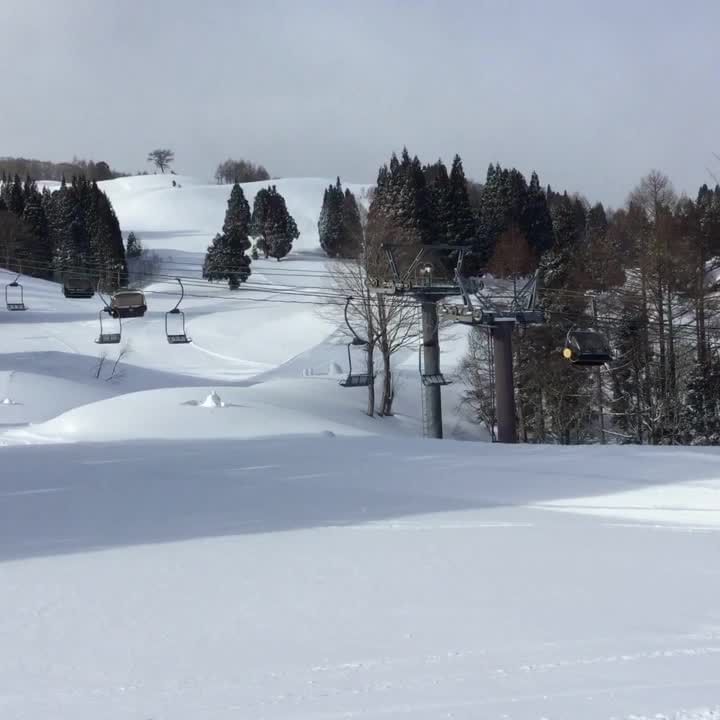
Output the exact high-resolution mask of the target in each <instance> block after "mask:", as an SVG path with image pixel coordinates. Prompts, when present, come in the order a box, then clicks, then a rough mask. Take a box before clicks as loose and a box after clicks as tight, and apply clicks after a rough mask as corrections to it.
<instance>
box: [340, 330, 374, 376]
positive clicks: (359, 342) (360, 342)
mask: <svg viewBox="0 0 720 720" xmlns="http://www.w3.org/2000/svg"><path fill="white" fill-rule="evenodd" d="M353 346H354V347H364V348H365V350H367V343H366V342H365V341H364V340H362V339H361V338H358V337H354V338H353V339H352V340H351V341H350V342H349V343H348V344H347V354H348V374H347V377H346V378H344V379H343V380H341V381H340V386H341V387H345V388H355V387H368V386H369V385H370V384H371V383H372V382H373V381H374V380H375V376H374V375H373V374H371V373H369V372H364V373H354V372H353V368H352V352H351V351H350V348H351V347H353Z"/></svg>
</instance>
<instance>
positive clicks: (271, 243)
mask: <svg viewBox="0 0 720 720" xmlns="http://www.w3.org/2000/svg"><path fill="white" fill-rule="evenodd" d="M250 232H251V234H252V236H253V237H256V238H258V240H257V247H258V249H259V250H261V251H262V252H264V253H265V257H266V258H267V257H273V258H275V259H276V260H280V259H281V258H284V257H285V256H286V255H287V254H288V253H289V252H290V250H292V244H293V240H296V239H297V238H299V237H300V232H299V231H298V228H297V225H296V224H295V220H294V219H293V217H292V215H290V213H289V212H288V209H287V205H286V204H285V198H284V197H283V196H282V195H281V194H280V193H279V192H278V190H277V187H276V186H275V185H271V186H270V187H268V188H265V189H263V190H260V191H259V192H258V194H257V195H256V196H255V202H254V205H253V213H252V223H251V230H250Z"/></svg>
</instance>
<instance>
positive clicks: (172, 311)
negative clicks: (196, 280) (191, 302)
mask: <svg viewBox="0 0 720 720" xmlns="http://www.w3.org/2000/svg"><path fill="white" fill-rule="evenodd" d="M175 280H177V282H178V284H179V285H180V298H179V299H178V301H177V302H176V303H175V307H174V308H173V309H172V310H170V312H171V313H177V312H180V310H179V308H180V303H181V302H182V301H183V298H184V297H185V286H184V285H183V284H182V280H181V279H180V278H179V277H176V278H175Z"/></svg>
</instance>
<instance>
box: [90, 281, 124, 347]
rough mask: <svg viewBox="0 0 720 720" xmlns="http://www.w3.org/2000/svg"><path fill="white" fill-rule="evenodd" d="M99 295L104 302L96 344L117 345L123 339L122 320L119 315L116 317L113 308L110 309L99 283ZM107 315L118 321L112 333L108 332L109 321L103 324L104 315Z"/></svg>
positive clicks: (99, 313) (99, 318) (99, 316)
mask: <svg viewBox="0 0 720 720" xmlns="http://www.w3.org/2000/svg"><path fill="white" fill-rule="evenodd" d="M97 294H98V296H99V297H100V299H101V300H102V303H103V307H102V308H101V310H100V311H99V312H98V320H99V322H100V334H99V335H98V336H97V339H96V340H95V342H96V343H97V344H98V345H117V344H118V343H119V342H120V340H121V339H122V320H121V319H120V317H119V316H118V315H115V313H113V310H112V307H110V304H109V303H108V301H107V300H106V299H105V298H104V297H103V294H102V293H101V292H100V285H99V283H98V287H97ZM105 313H107V315H108V317H111V318H114V319H115V321H116V324H115V325H114V329H113V330H112V331H110V330H108V323H109V321H108V320H106V321H105V323H103V315H104V314H105Z"/></svg>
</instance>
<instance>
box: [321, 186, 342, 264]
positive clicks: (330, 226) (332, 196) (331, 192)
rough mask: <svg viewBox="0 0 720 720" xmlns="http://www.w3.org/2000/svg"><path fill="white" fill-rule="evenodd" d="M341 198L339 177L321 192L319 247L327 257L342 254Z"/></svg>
mask: <svg viewBox="0 0 720 720" xmlns="http://www.w3.org/2000/svg"><path fill="white" fill-rule="evenodd" d="M343 200H344V195H343V191H342V186H341V184H340V178H338V179H337V182H336V184H335V185H330V186H329V187H328V188H327V189H326V190H325V192H324V193H323V204H322V208H321V210H320V217H319V219H318V236H319V238H320V247H321V248H322V249H323V250H324V251H325V253H326V255H327V256H328V257H337V256H338V255H341V254H342V243H343Z"/></svg>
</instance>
